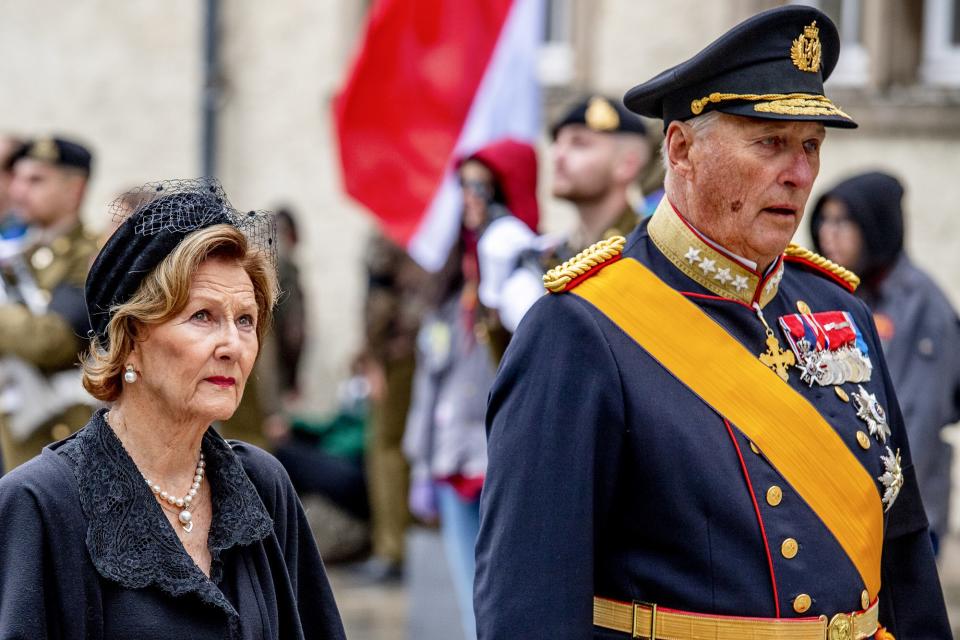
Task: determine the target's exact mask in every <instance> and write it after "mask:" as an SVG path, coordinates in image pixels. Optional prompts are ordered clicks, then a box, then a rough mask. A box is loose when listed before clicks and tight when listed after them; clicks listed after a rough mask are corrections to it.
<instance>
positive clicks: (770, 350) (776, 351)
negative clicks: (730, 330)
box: [753, 304, 797, 382]
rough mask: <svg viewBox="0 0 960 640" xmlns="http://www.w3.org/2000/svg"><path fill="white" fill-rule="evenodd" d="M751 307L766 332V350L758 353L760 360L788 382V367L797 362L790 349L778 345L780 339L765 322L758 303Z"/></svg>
mask: <svg viewBox="0 0 960 640" xmlns="http://www.w3.org/2000/svg"><path fill="white" fill-rule="evenodd" d="M753 308H754V309H755V310H756V312H757V317H758V318H760V322H762V323H763V329H764V331H765V332H766V334H767V350H766V351H764V352H763V353H761V354H760V362H762V363H763V364H765V365H766V366H768V367H770V368H771V369H772V370H773V372H774V373H776V374H777V375H778V376H780V379H781V380H783V381H784V382H789V381H790V367H792V366H793V365H795V364H796V363H797V359H796V357H794V355H793V352H792V351H787V350H786V349H784V348H783V347H781V346H780V341H779V340H777V336H776V334H774V333H773V329H771V328H770V325H768V324H767V321H766V319H765V318H764V317H763V312H762V311H761V310H760V305H758V304H754V305H753Z"/></svg>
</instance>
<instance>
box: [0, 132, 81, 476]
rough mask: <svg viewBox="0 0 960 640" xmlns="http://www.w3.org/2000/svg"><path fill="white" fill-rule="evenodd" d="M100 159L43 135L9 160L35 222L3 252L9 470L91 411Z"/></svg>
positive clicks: (18, 197)
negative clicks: (20, 246) (85, 212)
mask: <svg viewBox="0 0 960 640" xmlns="http://www.w3.org/2000/svg"><path fill="white" fill-rule="evenodd" d="M91 162H92V156H91V154H90V152H89V151H88V150H87V149H86V148H85V147H84V146H82V145H80V144H78V143H76V142H73V141H70V140H65V139H62V138H39V139H36V140H31V141H28V142H26V143H25V144H23V145H22V146H21V147H20V148H19V149H18V150H17V151H16V152H15V153H14V154H13V155H12V156H11V158H10V159H9V161H8V162H7V165H6V166H7V167H8V169H9V170H10V171H12V175H13V178H12V181H11V183H10V197H11V200H12V202H13V204H14V206H15V208H16V209H17V210H18V211H19V212H20V214H21V215H22V216H23V219H24V221H25V222H26V223H27V224H28V225H29V228H28V231H27V235H26V237H25V239H24V250H23V252H22V253H20V254H16V255H12V256H5V257H4V258H5V259H4V260H2V262H3V276H4V278H3V280H4V293H5V294H6V295H5V301H4V302H3V303H2V304H0V356H2V364H0V374H2V385H3V387H2V389H3V390H2V393H0V410H2V412H3V419H2V421H0V442H2V448H3V454H4V462H5V466H6V468H7V469H8V470H9V469H11V468H13V467H15V466H17V465H19V464H20V463H22V462H25V461H26V460H28V459H30V458H32V457H33V456H35V455H37V454H38V453H40V450H41V449H42V448H43V447H44V446H45V445H47V444H49V443H50V442H52V441H54V440H60V439H62V438H65V437H67V436H68V435H70V433H72V432H73V431H74V430H75V429H77V428H79V427H81V426H83V425H84V424H85V423H86V421H87V420H88V419H89V417H90V413H91V408H90V406H88V405H87V404H85V399H86V402H92V400H89V397H88V396H87V395H86V393H85V392H84V391H83V388H82V387H81V386H80V377H79V376H80V374H79V371H78V370H75V366H74V365H75V364H76V363H77V359H78V353H79V352H80V351H81V350H82V349H83V347H84V340H85V336H86V335H87V331H88V329H89V326H88V319H87V309H86V304H85V303H84V298H83V286H84V281H85V280H86V277H87V270H88V269H89V266H90V262H91V260H92V258H93V256H94V254H96V251H97V247H96V239H95V237H94V236H93V235H91V234H89V233H87V231H86V230H85V229H84V227H83V224H82V223H81V221H80V206H81V204H82V202H83V198H84V195H85V193H86V188H87V182H88V179H89V177H90V166H91Z"/></svg>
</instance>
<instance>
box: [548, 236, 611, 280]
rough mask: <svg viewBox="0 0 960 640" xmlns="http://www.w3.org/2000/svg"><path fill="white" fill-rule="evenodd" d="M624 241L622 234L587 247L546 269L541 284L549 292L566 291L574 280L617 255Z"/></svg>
mask: <svg viewBox="0 0 960 640" xmlns="http://www.w3.org/2000/svg"><path fill="white" fill-rule="evenodd" d="M626 242H627V240H626V238H624V237H623V236H613V237H611V238H607V239H606V240H601V241H600V242H598V243H596V244H594V245H591V246H589V247H587V248H586V249H584V250H583V251H581V252H580V253H578V254H577V255H575V256H574V257H572V258H570V259H569V260H567V261H566V262H564V263H563V264H561V265H560V266H558V267H554V268H553V269H550V271H547V272H546V273H545V274H544V276H543V286H545V287H546V288H547V291H549V292H550V293H561V292H563V291H566V290H567V289H569V288H571V284H573V282H574V281H575V280H577V281H579V280H581V279H582V278H583V277H584V276H586V275H587V274H589V273H590V272H592V271H594V270H596V269H597V267H599V266H600V265H602V264H604V263H605V262H609V261H610V260H613V259H614V258H617V257H619V256H620V253H621V252H622V251H623V245H624V244H626Z"/></svg>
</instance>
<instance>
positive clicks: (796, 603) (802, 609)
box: [793, 593, 812, 613]
mask: <svg viewBox="0 0 960 640" xmlns="http://www.w3.org/2000/svg"><path fill="white" fill-rule="evenodd" d="M811 604H812V601H811V600H810V596H808V595H807V594H805V593H801V594H800V595H798V596H797V597H796V598H794V599H793V610H794V611H796V612H797V613H806V612H807V611H809V610H810V605H811Z"/></svg>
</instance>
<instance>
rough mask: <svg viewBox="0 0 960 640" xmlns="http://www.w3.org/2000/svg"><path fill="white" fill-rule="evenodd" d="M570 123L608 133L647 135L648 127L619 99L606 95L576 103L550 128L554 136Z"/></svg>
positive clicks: (591, 97)
mask: <svg viewBox="0 0 960 640" xmlns="http://www.w3.org/2000/svg"><path fill="white" fill-rule="evenodd" d="M568 124H582V125H585V126H586V127H587V128H588V129H592V130H593V131H602V132H607V133H618V132H619V133H635V134H637V135H641V136H643V135H646V133H647V129H646V127H644V126H643V121H642V120H641V119H640V118H638V117H637V116H636V114H634V113H632V112H630V111H629V110H628V109H626V108H625V107H624V106H623V105H622V104H621V103H620V101H618V100H610V99H609V98H606V97H604V96H590V97H589V98H586V99H584V100H581V101H580V102H578V103H577V104H575V105H574V106H573V107H572V108H570V110H569V111H567V113H566V114H565V115H564V116H563V118H561V119H560V120H558V121H557V122H556V123H555V124H554V125H553V127H552V128H551V130H550V134H551V135H552V136H553V138H556V137H557V133H559V132H560V129H562V128H563V127H565V126H567V125H568Z"/></svg>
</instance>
